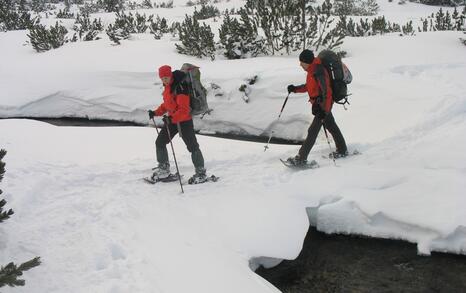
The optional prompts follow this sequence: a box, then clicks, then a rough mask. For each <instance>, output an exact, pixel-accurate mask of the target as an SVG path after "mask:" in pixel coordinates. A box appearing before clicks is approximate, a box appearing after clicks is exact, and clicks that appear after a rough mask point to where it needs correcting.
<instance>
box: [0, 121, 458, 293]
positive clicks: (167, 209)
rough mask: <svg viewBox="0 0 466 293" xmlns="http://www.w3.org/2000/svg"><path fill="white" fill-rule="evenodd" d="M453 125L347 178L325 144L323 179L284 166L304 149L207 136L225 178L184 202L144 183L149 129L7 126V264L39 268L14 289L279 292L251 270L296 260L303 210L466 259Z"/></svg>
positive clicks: (358, 166)
mask: <svg viewBox="0 0 466 293" xmlns="http://www.w3.org/2000/svg"><path fill="white" fill-rule="evenodd" d="M448 121H449V122H448V123H446V124H442V125H439V126H437V127H432V128H431V130H426V133H424V134H420V135H417V133H416V132H415V131H412V132H410V135H406V134H405V135H400V136H399V137H396V138H393V139H392V140H387V141H385V142H383V143H380V144H374V145H370V146H365V147H362V148H361V151H362V152H363V154H362V155H359V156H353V157H350V158H348V159H345V160H341V161H338V167H335V166H333V162H331V161H329V160H324V159H322V158H321V155H322V154H325V153H327V146H326V144H325V143H322V144H319V145H318V146H317V147H316V149H315V151H314V152H313V153H312V154H311V158H312V159H317V160H318V161H319V163H320V165H321V168H319V169H315V170H308V171H302V172H293V171H290V170H289V169H286V168H284V167H283V166H282V165H281V163H280V162H279V161H278V158H280V157H282V158H283V157H286V156H288V155H292V154H294V153H295V152H296V149H297V147H296V146H278V145H273V146H272V147H271V149H270V150H268V151H267V152H266V153H264V152H263V146H262V145H261V144H255V143H247V142H238V141H229V140H222V139H216V138H209V137H199V140H200V144H201V147H202V149H203V151H204V153H205V157H206V165H207V168H208V171H209V172H210V173H213V174H216V175H217V176H220V177H221V180H220V181H219V182H217V183H212V184H203V185H199V186H185V191H186V193H185V194H184V195H182V194H180V190H179V186H178V185H177V183H173V184H160V185H156V186H152V185H148V184H145V183H143V182H142V181H141V177H143V176H146V175H148V174H150V172H151V170H150V169H151V167H152V166H153V165H154V161H155V160H154V146H153V140H154V138H155V133H154V130H153V129H150V128H134V127H122V128H74V127H55V126H50V125H47V124H44V123H40V122H33V121H27V120H1V121H0V141H1V142H2V143H1V147H2V148H6V149H7V150H8V154H7V156H6V157H5V159H6V163H7V173H6V176H5V179H4V181H3V182H2V189H3V190H4V192H5V194H4V195H5V198H6V200H7V201H8V207H9V208H13V209H14V210H15V215H14V217H12V219H11V220H8V222H7V223H5V224H3V225H2V226H1V228H0V234H1V237H0V239H2V242H1V247H2V249H1V250H0V263H5V262H7V261H9V260H15V261H17V262H19V261H21V260H25V259H29V258H31V257H33V256H36V255H40V256H41V257H42V258H43V261H44V263H43V265H41V266H40V267H38V268H36V269H34V270H32V271H30V272H28V273H27V279H28V282H27V286H26V287H24V288H19V289H14V290H15V292H28V291H30V290H31V288H34V292H63V291H66V292H239V291H241V292H278V290H276V289H274V288H273V287H272V286H271V285H270V284H268V283H267V282H266V281H264V280H262V279H261V278H260V277H258V276H256V275H255V274H254V273H253V272H252V271H251V270H250V268H249V266H250V264H249V260H250V259H254V260H255V261H256V262H257V261H259V262H261V261H262V262H264V264H266V265H272V263H271V262H270V261H271V260H273V259H294V258H295V257H296V256H297V255H298V254H299V252H300V250H301V246H302V243H303V240H304V237H305V235H306V232H307V229H308V226H309V218H308V216H307V215H306V212H305V210H306V208H308V213H309V215H310V218H311V223H312V224H313V225H315V226H316V227H317V228H318V229H319V230H320V231H324V232H327V233H335V232H338V233H348V234H362V235H367V236H373V237H384V238H395V239H404V240H407V241H411V242H414V243H417V244H418V249H419V252H420V253H422V254H429V253H430V252H431V251H433V250H435V251H446V252H452V253H459V254H466V233H465V227H466V212H465V210H464V209H462V208H461V207H463V206H464V205H465V204H466V200H465V198H464V190H466V184H465V183H464V172H465V169H464V165H462V163H461V162H464V160H465V159H466V158H465V157H464V156H465V155H464V154H461V153H460V152H456V159H455V160H452V158H451V157H449V156H448V155H447V152H446V151H445V150H444V149H443V148H442V144H445V145H446V144H447V143H449V142H448V141H446V138H447V137H450V136H452V137H461V136H460V135H459V134H460V133H464V130H465V129H466V123H465V121H464V115H460V114H458V115H457V116H456V117H452V119H451V120H448ZM452 121H453V122H452ZM444 127H447V128H448V132H446V131H443V130H444ZM432 140H435V141H436V142H437V145H434V144H430V142H431V141H432ZM457 143H458V144H459V145H461V146H464V145H465V141H464V139H459V140H457ZM174 144H175V147H176V151H177V155H178V160H179V163H180V168H181V172H182V173H183V174H185V176H188V175H190V174H191V173H192V172H193V167H192V166H191V163H190V157H189V153H188V152H187V151H186V150H185V147H184V145H183V143H182V141H181V140H180V139H179V138H176V139H175V141H174ZM418 144H420V145H421V147H417V148H415V147H411V146H415V145H418ZM449 144H450V145H451V143H449ZM445 147H446V146H445ZM262 256H264V257H266V258H262V259H261V258H260V257H262ZM276 263H277V262H275V264H276ZM251 265H257V263H254V264H251ZM57 276H60V277H59V278H57ZM180 280H183V281H181V282H180ZM8 290H9V289H6V291H5V292H10V291H8ZM21 290H24V291H21ZM12 291H13V290H11V292H12Z"/></svg>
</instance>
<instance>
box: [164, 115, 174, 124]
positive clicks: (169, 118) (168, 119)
mask: <svg viewBox="0 0 466 293" xmlns="http://www.w3.org/2000/svg"><path fill="white" fill-rule="evenodd" d="M162 121H163V123H165V124H166V125H170V124H172V118H171V117H170V116H167V115H164V116H163V118H162Z"/></svg>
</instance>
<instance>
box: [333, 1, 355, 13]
mask: <svg viewBox="0 0 466 293" xmlns="http://www.w3.org/2000/svg"><path fill="white" fill-rule="evenodd" d="M333 9H334V13H335V14H336V15H339V16H349V15H353V14H354V11H355V9H356V3H355V1H354V0H335V1H334V8H333Z"/></svg>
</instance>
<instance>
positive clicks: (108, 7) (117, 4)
mask: <svg viewBox="0 0 466 293" xmlns="http://www.w3.org/2000/svg"><path fill="white" fill-rule="evenodd" d="M98 3H99V5H100V6H101V7H103V8H104V10H105V11H106V12H118V11H121V10H122V9H123V0H99V1H98Z"/></svg>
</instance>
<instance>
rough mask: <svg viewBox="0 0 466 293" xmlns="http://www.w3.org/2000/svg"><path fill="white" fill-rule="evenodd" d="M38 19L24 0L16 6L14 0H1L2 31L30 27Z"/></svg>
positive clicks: (0, 23) (0, 17) (0, 20)
mask: <svg viewBox="0 0 466 293" xmlns="http://www.w3.org/2000/svg"><path fill="white" fill-rule="evenodd" d="M38 21H39V20H38V18H37V17H34V18H33V17H32V16H31V14H30V13H29V12H28V8H27V7H26V3H25V2H24V1H20V2H19V4H18V5H17V7H16V5H15V3H14V2H13V1H12V0H0V31H10V30H24V29H29V28H31V27H32V26H33V25H35V24H36V23H38Z"/></svg>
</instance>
